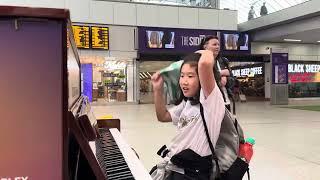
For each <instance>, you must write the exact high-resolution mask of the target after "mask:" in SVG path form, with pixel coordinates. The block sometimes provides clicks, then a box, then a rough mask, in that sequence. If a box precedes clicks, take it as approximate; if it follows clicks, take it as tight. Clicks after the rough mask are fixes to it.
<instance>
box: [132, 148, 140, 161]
mask: <svg viewBox="0 0 320 180" xmlns="http://www.w3.org/2000/svg"><path fill="white" fill-rule="evenodd" d="M131 149H132V151H133V152H134V153H135V154H136V156H137V158H138V159H140V157H139V155H138V153H137V151H136V150H134V149H133V148H131Z"/></svg>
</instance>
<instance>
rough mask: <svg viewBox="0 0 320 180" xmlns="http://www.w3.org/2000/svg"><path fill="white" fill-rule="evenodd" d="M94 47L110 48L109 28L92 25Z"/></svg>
mask: <svg viewBox="0 0 320 180" xmlns="http://www.w3.org/2000/svg"><path fill="white" fill-rule="evenodd" d="M91 42H92V49H107V50H108V49H109V28H108V27H96V26H92V27H91Z"/></svg>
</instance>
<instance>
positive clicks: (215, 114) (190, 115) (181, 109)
mask: <svg viewBox="0 0 320 180" xmlns="http://www.w3.org/2000/svg"><path fill="white" fill-rule="evenodd" d="M214 62H215V61H214V56H213V53H212V52H211V51H209V50H200V51H197V52H196V53H193V54H190V55H188V56H186V57H185V58H184V62H183V64H182V66H181V70H180V78H179V86H180V90H181V93H180V94H181V97H180V98H179V100H178V102H177V103H176V106H174V107H173V108H171V109H169V110H168V109H167V108H166V106H165V101H164V99H163V78H162V77H161V75H160V74H159V73H158V72H157V73H155V74H154V75H153V76H152V78H151V80H152V84H153V89H154V100H155V108H156V114H157V118H158V120H159V121H161V122H172V123H173V124H174V125H175V126H176V127H177V129H178V133H177V135H176V136H175V137H174V138H173V140H172V141H171V143H170V144H169V145H168V147H166V146H164V147H163V148H161V149H160V150H159V152H158V154H159V155H161V156H162V157H163V158H164V161H163V162H161V163H159V164H158V165H157V166H155V167H154V168H153V169H152V170H151V172H150V173H151V174H152V177H153V179H176V178H178V179H179V178H182V179H185V178H187V177H189V178H195V179H206V180H207V179H209V176H210V172H211V169H212V166H213V164H212V157H211V154H212V153H211V150H210V147H209V143H208V140H207V137H206V134H205V128H204V124H203V121H202V117H201V113H200V105H202V106H203V112H204V119H205V122H206V124H207V126H208V130H209V136H210V139H211V141H212V144H213V146H215V144H216V142H217V139H218V137H219V133H220V127H221V122H222V119H223V117H224V113H225V107H224V100H223V97H222V94H221V92H220V90H219V88H218V86H217V84H216V81H215V78H214V73H213V67H214Z"/></svg>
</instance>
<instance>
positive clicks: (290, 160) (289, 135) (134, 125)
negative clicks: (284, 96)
mask: <svg viewBox="0 0 320 180" xmlns="http://www.w3.org/2000/svg"><path fill="white" fill-rule="evenodd" d="M316 103H318V104H320V103H319V101H318V102H315V101H313V102H311V103H310V102H306V101H303V102H302V101H299V102H298V103H297V104H299V105H301V104H316ZM291 104H292V103H291ZM93 108H94V112H95V114H96V116H97V117H98V116H101V115H105V114H112V115H113V116H114V117H118V118H120V119H121V134H122V135H123V137H124V138H125V139H126V140H127V142H128V143H129V144H130V145H131V146H132V147H133V148H134V149H135V150H136V151H137V153H138V154H139V155H140V159H141V161H142V162H143V164H144V165H145V167H146V168H147V169H148V170H150V169H151V167H152V166H153V165H155V164H156V163H157V162H159V161H160V160H161V158H160V157H158V156H157V155H156V151H157V150H158V148H160V147H161V146H162V145H164V144H166V143H168V142H169V141H170V139H171V138H172V137H173V136H174V134H175V128H174V126H173V125H172V124H171V123H160V122H157V120H156V116H155V111H154V105H152V104H144V105H112V106H93ZM237 108H238V110H237V114H238V119H239V121H240V123H241V124H242V126H243V129H244V131H245V135H246V136H250V137H254V138H255V139H256V145H255V146H254V157H253V159H252V160H251V162H250V174H251V179H252V180H278V179H279V180H319V179H320V117H319V116H320V112H313V111H304V110H294V109H288V108H281V107H279V106H270V105H269V102H246V103H239V104H238V105H237Z"/></svg>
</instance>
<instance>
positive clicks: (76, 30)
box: [72, 25, 90, 49]
mask: <svg viewBox="0 0 320 180" xmlns="http://www.w3.org/2000/svg"><path fill="white" fill-rule="evenodd" d="M72 29H73V35H74V41H75V43H76V45H77V47H78V48H84V49H89V47H90V45H89V42H90V41H89V26H75V25H74V26H72Z"/></svg>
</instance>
